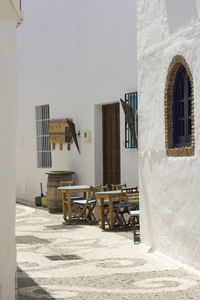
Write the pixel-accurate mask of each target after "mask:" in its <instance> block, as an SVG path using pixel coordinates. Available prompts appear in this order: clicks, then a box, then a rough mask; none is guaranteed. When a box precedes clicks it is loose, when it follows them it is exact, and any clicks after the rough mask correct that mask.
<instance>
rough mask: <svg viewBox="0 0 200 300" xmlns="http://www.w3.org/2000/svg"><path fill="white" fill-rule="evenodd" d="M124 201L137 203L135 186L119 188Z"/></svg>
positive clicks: (137, 195)
mask: <svg viewBox="0 0 200 300" xmlns="http://www.w3.org/2000/svg"><path fill="white" fill-rule="evenodd" d="M121 191H122V195H123V197H124V199H125V202H126V203H134V204H135V203H138V202H139V191H138V188H137V187H128V188H124V189H122V190H121Z"/></svg>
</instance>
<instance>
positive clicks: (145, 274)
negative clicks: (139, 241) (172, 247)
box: [16, 204, 200, 300]
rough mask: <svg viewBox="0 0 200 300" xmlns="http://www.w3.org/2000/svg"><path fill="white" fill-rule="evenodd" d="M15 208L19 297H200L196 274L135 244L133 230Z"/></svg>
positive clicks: (167, 299)
mask: <svg viewBox="0 0 200 300" xmlns="http://www.w3.org/2000/svg"><path fill="white" fill-rule="evenodd" d="M16 212H17V219H16V241H17V262H18V271H17V277H18V300H35V299H38V300H39V299H52V300H53V299H56V300H63V299H72V300H90V299H91V300H93V299H94V300H95V299H98V300H99V299H103V300H107V299H113V300H118V299H119V300H121V299H122V300H123V299H127V300H129V299H136V300H137V299H140V300H144V299H145V300H176V299H177V300H185V299H194V300H199V299H200V278H199V277H198V276H197V275H194V274H192V273H189V272H187V271H185V270H184V269H183V268H180V267H179V266H178V264H176V265H175V264H174V263H172V262H171V261H164V260H161V259H160V258H159V257H157V256H156V255H155V254H153V253H148V252H147V251H146V249H145V248H144V247H142V245H134V244H133V240H132V233H131V232H121V233H119V232H109V231H107V232H106V231H102V230H101V229H100V228H99V227H98V226H97V225H95V226H88V225H84V224H81V225H80V224H79V225H66V224H62V215H61V214H49V213H48V211H47V210H43V209H38V208H32V207H27V206H23V205H19V204H18V205H17V209H16ZM50 256H53V257H54V256H55V257H56V258H58V259H56V260H52V259H49V257H50ZM59 257H61V258H62V259H60V260H59ZM77 257H78V259H77ZM65 258H66V259H65Z"/></svg>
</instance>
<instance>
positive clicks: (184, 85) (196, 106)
mask: <svg viewBox="0 0 200 300" xmlns="http://www.w3.org/2000/svg"><path fill="white" fill-rule="evenodd" d="M137 18H138V27H137V28H138V38H137V51H138V56H137V60H138V61H137V64H138V92H139V165H140V176H139V180H140V197H141V198H140V200H141V229H142V241H143V242H144V243H145V244H147V245H149V246H151V247H152V248H154V249H157V250H159V251H160V252H162V253H165V254H167V255H169V256H171V257H173V258H176V259H178V260H179V261H182V262H183V263H187V264H189V265H191V266H194V267H196V268H199V264H200V257H199V247H200V218H199V212H200V201H199V196H200V185H199V174H200V156H199V152H200V143H199V141H200V139H199V135H200V101H199V99H200V84H199V81H200V76H199V67H200V52H199V43H200V1H199V0H196V1H195V0H190V1H187V0H176V1H173V0H166V1H165V0H154V1H144V0H139V1H138V2H137Z"/></svg>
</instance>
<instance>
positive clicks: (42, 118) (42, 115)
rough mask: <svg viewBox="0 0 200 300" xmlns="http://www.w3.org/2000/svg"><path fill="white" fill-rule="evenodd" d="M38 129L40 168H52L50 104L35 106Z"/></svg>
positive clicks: (38, 161) (38, 160) (38, 162)
mask: <svg viewBox="0 0 200 300" xmlns="http://www.w3.org/2000/svg"><path fill="white" fill-rule="evenodd" d="M35 112H36V131H37V165H38V168H51V167H52V159H51V144H50V143H49V119H50V114H49V104H46V105H39V106H36V107H35Z"/></svg>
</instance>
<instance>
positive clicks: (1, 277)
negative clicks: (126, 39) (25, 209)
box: [0, 0, 21, 299]
mask: <svg viewBox="0 0 200 300" xmlns="http://www.w3.org/2000/svg"><path fill="white" fill-rule="evenodd" d="M20 22H21V11H20V1H18V0H15V1H13V0H1V1H0V101H1V111H0V134H1V159H0V179H1V201H0V241H1V246H0V299H15V271H16V246H15V198H16V196H15V195H16V192H15V182H16V180H15V179H16V178H15V177H16V172H15V169H16V122H17V118H16V115H17V71H16V26H17V24H19V23H20Z"/></svg>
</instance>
